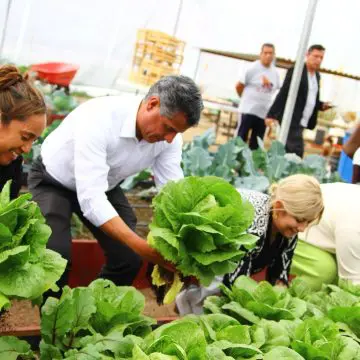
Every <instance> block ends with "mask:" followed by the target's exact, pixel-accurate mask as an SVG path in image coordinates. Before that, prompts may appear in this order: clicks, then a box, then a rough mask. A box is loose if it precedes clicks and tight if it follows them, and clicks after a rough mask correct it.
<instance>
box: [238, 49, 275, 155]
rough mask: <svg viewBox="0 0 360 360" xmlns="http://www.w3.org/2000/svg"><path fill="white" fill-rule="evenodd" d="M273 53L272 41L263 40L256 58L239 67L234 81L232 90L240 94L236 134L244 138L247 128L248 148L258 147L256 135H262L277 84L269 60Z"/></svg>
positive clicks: (245, 138) (271, 63)
mask: <svg viewBox="0 0 360 360" xmlns="http://www.w3.org/2000/svg"><path fill="white" fill-rule="evenodd" d="M274 57H275V47H274V45H273V44H263V46H262V47H261V52H260V59H259V60H256V61H254V62H253V63H252V64H251V65H250V66H249V67H248V68H247V69H246V70H245V71H243V72H242V73H241V74H240V79H239V81H238V82H237V83H236V92H237V94H238V95H239V96H240V97H241V102H240V108H239V110H240V117H239V130H238V136H240V137H241V138H242V139H243V140H244V141H245V142H247V140H248V137H249V132H250V131H251V137H250V143H249V147H250V149H257V148H258V142H257V138H258V137H259V138H260V139H263V138H264V134H265V129H266V126H265V117H266V114H267V112H268V110H269V108H270V105H271V101H272V95H273V94H274V92H275V91H276V90H278V89H279V88H280V78H279V74H278V72H277V70H276V67H275V65H274V64H273V62H274Z"/></svg>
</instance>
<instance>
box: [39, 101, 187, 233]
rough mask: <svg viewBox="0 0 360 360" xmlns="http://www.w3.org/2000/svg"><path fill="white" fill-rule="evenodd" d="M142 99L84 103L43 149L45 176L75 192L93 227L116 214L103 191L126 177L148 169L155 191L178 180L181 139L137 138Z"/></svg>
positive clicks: (180, 170) (51, 136)
mask: <svg viewBox="0 0 360 360" xmlns="http://www.w3.org/2000/svg"><path fill="white" fill-rule="evenodd" d="M141 100H142V98H141V97H138V96H135V95H121V96H106V97H99V98H95V99H92V100H89V101H87V102H85V103H83V104H81V105H80V106H79V107H77V108H76V109H75V110H74V111H73V112H71V113H70V114H69V115H68V116H67V117H66V118H65V119H64V120H63V122H62V124H61V125H60V126H59V127H58V128H57V129H56V130H55V131H54V132H53V133H51V134H50V135H49V136H48V137H47V138H46V140H45V141H44V144H43V145H42V149H41V156H42V159H43V163H44V166H45V168H46V171H47V172H48V173H49V174H50V175H51V176H52V177H53V178H54V179H55V180H57V181H58V182H60V183H61V184H62V185H63V186H64V187H66V188H68V189H70V190H73V191H76V193H77V197H78V200H79V203H80V207H81V210H82V212H83V214H84V216H85V217H86V218H87V219H88V220H89V221H90V222H91V223H93V224H94V225H95V226H101V225H102V224H104V223H106V222H107V221H109V220H110V219H112V218H114V217H115V216H117V215H118V214H117V212H116V210H115V209H114V208H113V206H112V205H111V204H110V202H109V201H108V200H107V197H106V194H105V192H107V191H109V190H111V189H113V188H114V187H116V186H117V185H118V184H119V182H120V181H121V180H123V179H125V178H127V177H128V176H130V175H133V174H136V173H138V172H139V171H141V170H143V169H146V168H149V167H151V168H152V169H153V172H154V177H155V183H156V185H157V186H162V185H164V184H165V183H166V182H167V181H168V180H178V179H181V178H182V177H183V172H182V169H181V167H180V162H181V151H182V150H181V149H182V137H181V134H178V135H177V136H176V137H175V138H174V140H173V142H172V143H171V144H169V143H167V142H166V141H160V142H157V143H154V144H150V143H148V142H146V141H145V140H141V141H139V140H138V139H137V138H136V116H137V111H138V109H139V106H140V103H141Z"/></svg>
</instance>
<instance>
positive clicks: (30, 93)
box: [0, 65, 46, 125]
mask: <svg viewBox="0 0 360 360" xmlns="http://www.w3.org/2000/svg"><path fill="white" fill-rule="evenodd" d="M41 114H46V105H45V100H44V97H43V95H42V94H41V92H40V91H39V90H38V89H37V88H36V87H35V86H34V85H32V84H31V83H30V81H29V80H28V78H27V76H23V75H22V74H21V73H20V72H19V70H18V69H17V67H16V66H14V65H1V66H0V121H1V123H2V124H5V125H7V124H9V123H10V122H11V120H14V119H16V120H26V118H27V117H29V116H31V115H41Z"/></svg>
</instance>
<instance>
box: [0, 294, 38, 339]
mask: <svg viewBox="0 0 360 360" xmlns="http://www.w3.org/2000/svg"><path fill="white" fill-rule="evenodd" d="M39 328H40V316H39V308H38V307H37V306H34V307H33V306H32V304H31V302H30V301H16V300H14V301H12V306H11V308H10V310H9V311H5V312H3V313H1V315H0V335H15V334H17V335H33V334H34V332H35V333H36V332H37V331H38V329H39Z"/></svg>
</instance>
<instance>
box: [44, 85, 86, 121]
mask: <svg viewBox="0 0 360 360" xmlns="http://www.w3.org/2000/svg"><path fill="white" fill-rule="evenodd" d="M46 100H47V104H48V106H49V108H50V109H51V110H52V112H53V113H54V114H57V115H67V114H68V113H70V112H71V111H73V110H74V109H75V108H76V107H77V106H78V105H79V103H78V102H77V101H76V99H75V98H74V96H72V95H67V94H66V93H65V91H64V90H56V91H54V92H52V93H50V94H48V95H46Z"/></svg>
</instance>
